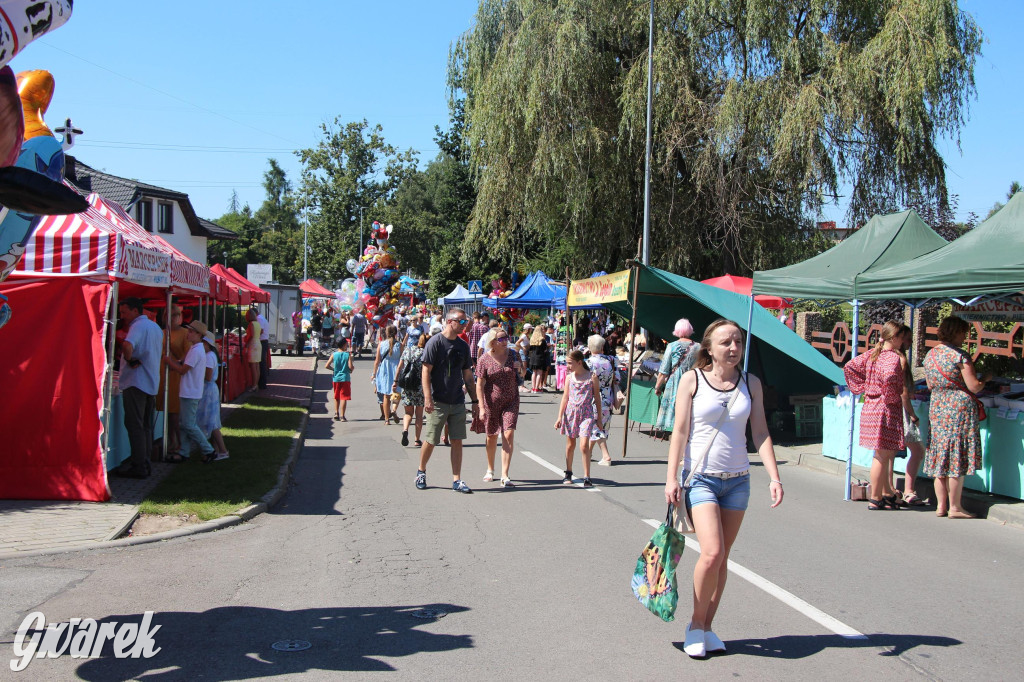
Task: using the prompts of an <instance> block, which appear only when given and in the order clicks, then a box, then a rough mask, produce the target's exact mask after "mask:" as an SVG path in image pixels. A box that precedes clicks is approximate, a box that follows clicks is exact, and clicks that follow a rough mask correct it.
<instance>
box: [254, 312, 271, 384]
mask: <svg viewBox="0 0 1024 682" xmlns="http://www.w3.org/2000/svg"><path fill="white" fill-rule="evenodd" d="M256 321H257V322H259V323H260V346H262V351H263V354H262V355H260V381H259V386H260V388H261V389H262V388H266V387H267V379H269V378H270V368H269V367H267V358H268V356H269V355H270V323H269V322H267V318H265V317H263V313H261V312H260V311H259V308H257V309H256Z"/></svg>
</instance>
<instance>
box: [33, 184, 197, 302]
mask: <svg viewBox="0 0 1024 682" xmlns="http://www.w3.org/2000/svg"><path fill="white" fill-rule="evenodd" d="M86 198H87V199H88V201H89V208H88V209H86V210H85V211H83V212H82V213H76V214H73V215H57V216H44V217H43V218H42V220H41V221H40V223H39V226H38V227H37V228H36V230H35V232H34V233H33V235H32V237H31V238H30V239H29V241H28V243H27V244H26V249H25V254H24V256H23V257H22V259H21V262H20V263H19V264H18V266H17V270H18V271H19V272H24V273H26V274H33V275H44V276H72V277H103V278H109V279H119V280H124V281H127V282H132V283H135V284H139V285H142V286H149V287H158V288H161V289H166V288H168V287H170V288H173V289H174V290H176V291H187V292H194V293H201V294H205V293H209V291H210V271H209V269H208V268H207V267H206V266H204V265H201V264H199V263H196V262H195V261H193V260H191V259H190V258H188V257H187V256H185V255H184V254H182V253H181V252H180V251H178V250H177V249H175V248H174V247H173V246H171V245H170V244H168V243H167V242H166V241H165V240H163V239H161V238H160V237H159V236H157V235H154V234H150V233H149V232H147V231H146V230H145V228H143V227H142V226H141V225H139V224H138V223H137V222H135V221H134V220H132V218H131V217H130V216H129V215H128V213H127V212H126V211H125V210H124V209H123V208H121V206H120V205H118V204H117V203H115V202H112V201H108V200H106V199H104V198H103V197H101V196H99V195H98V194H95V193H93V194H90V195H89V196H88V197H86Z"/></svg>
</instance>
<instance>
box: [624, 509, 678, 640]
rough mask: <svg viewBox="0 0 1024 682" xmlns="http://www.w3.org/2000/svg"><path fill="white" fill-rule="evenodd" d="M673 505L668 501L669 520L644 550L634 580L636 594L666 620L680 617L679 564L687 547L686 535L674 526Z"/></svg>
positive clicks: (661, 526)
mask: <svg viewBox="0 0 1024 682" xmlns="http://www.w3.org/2000/svg"><path fill="white" fill-rule="evenodd" d="M672 509H673V505H671V504H670V505H668V513H667V514H666V516H665V522H664V523H662V524H661V525H660V526H658V529H657V530H655V531H654V535H652V536H651V539H650V541H649V542H648V543H647V545H646V546H645V547H644V549H643V551H642V552H640V558H639V559H637V560H636V568H635V569H634V570H633V579H632V581H631V583H630V585H631V587H632V588H633V596H635V597H636V598H637V600H638V601H639V602H640V603H641V604H643V605H644V606H645V607H646V608H647V610H648V611H650V612H651V613H653V614H654V615H656V616H657V617H658V618H661V619H662V620H663V621H665V622H666V623H669V622H672V621H673V620H675V617H676V616H675V613H676V605H677V604H678V603H679V590H678V588H677V586H676V566H677V565H678V564H679V559H680V558H681V557H682V556H683V549H685V548H686V540H685V538H684V537H683V536H682V535H681V534H679V533H678V532H677V531H676V530H675V529H674V528H673V527H672V518H671V517H672Z"/></svg>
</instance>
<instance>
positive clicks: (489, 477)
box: [484, 471, 494, 482]
mask: <svg viewBox="0 0 1024 682" xmlns="http://www.w3.org/2000/svg"><path fill="white" fill-rule="evenodd" d="M484 480H485V481H488V482H490V481H493V480H494V472H493V471H488V472H487V473H486V474H484Z"/></svg>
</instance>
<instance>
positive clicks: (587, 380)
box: [555, 350, 602, 488]
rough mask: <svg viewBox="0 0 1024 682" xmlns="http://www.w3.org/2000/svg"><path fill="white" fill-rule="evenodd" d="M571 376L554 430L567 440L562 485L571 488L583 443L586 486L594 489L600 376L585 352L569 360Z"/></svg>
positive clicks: (599, 415)
mask: <svg viewBox="0 0 1024 682" xmlns="http://www.w3.org/2000/svg"><path fill="white" fill-rule="evenodd" d="M566 364H567V365H568V370H569V371H568V374H567V375H566V377H565V391H564V392H563V393H562V402H561V404H559V406H558V420H557V421H556V422H555V428H556V429H558V430H559V431H560V432H561V433H562V435H564V436H565V437H566V438H565V476H564V477H563V478H562V485H572V459H573V456H574V455H575V454H576V441H577V440H579V441H580V450H581V452H582V454H583V487H584V488H590V487H593V485H594V484H593V483H592V482H591V481H590V451H591V443H590V432H591V431H593V429H594V425H595V424H596V425H597V428H599V429H600V428H601V424H602V422H601V409H600V408H599V407H598V405H600V404H601V386H600V384H599V383H598V379H597V375H596V374H594V373H593V372H591V371H590V370H589V369H587V366H586V364H584V362H583V353H582V352H581V351H578V350H574V351H572V352H571V353H569V356H568V357H567V358H566Z"/></svg>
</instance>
